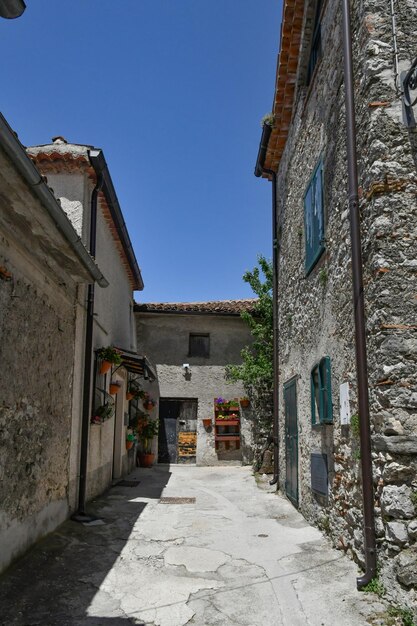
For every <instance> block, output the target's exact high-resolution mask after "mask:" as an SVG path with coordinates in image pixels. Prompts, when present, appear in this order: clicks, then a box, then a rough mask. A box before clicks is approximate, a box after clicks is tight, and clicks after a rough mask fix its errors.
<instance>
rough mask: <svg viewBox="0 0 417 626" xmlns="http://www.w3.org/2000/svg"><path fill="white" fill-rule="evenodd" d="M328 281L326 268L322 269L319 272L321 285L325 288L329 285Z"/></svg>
mask: <svg viewBox="0 0 417 626" xmlns="http://www.w3.org/2000/svg"><path fill="white" fill-rule="evenodd" d="M327 279H328V275H327V270H326V268H325V267H322V268H321V269H320V271H319V281H320V284H321V285H323V287H325V286H326V285H327Z"/></svg>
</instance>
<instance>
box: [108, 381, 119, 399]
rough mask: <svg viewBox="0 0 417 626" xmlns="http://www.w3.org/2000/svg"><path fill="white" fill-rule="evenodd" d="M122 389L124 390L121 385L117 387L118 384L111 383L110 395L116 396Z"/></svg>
mask: <svg viewBox="0 0 417 626" xmlns="http://www.w3.org/2000/svg"><path fill="white" fill-rule="evenodd" d="M121 388H122V387H121V385H116V383H110V386H109V393H110V395H112V396H114V395H115V394H116V393H119V391H120V389H121Z"/></svg>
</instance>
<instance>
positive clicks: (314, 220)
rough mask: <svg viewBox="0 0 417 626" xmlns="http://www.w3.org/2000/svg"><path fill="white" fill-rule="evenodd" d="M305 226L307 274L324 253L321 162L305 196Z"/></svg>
mask: <svg viewBox="0 0 417 626" xmlns="http://www.w3.org/2000/svg"><path fill="white" fill-rule="evenodd" d="M304 226H305V245H306V259H305V268H306V272H307V274H308V273H309V272H310V271H311V270H312V269H313V267H314V265H315V264H316V263H317V261H318V260H319V258H320V256H321V255H322V253H323V251H324V207H323V164H322V162H321V161H320V162H319V164H318V165H317V166H316V169H315V170H314V173H313V176H312V178H311V180H310V183H309V185H308V187H307V191H306V193H305V196H304Z"/></svg>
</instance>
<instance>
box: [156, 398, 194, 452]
mask: <svg viewBox="0 0 417 626" xmlns="http://www.w3.org/2000/svg"><path fill="white" fill-rule="evenodd" d="M197 408H198V400H197V399H193V398H184V399H177V398H172V399H171V398H164V399H161V400H160V401H159V432H158V463H195V460H196V447H197Z"/></svg>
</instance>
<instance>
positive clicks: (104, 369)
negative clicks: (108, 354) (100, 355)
mask: <svg viewBox="0 0 417 626" xmlns="http://www.w3.org/2000/svg"><path fill="white" fill-rule="evenodd" d="M110 368H111V361H102V362H101V365H100V374H107V372H108V371H109V369H110Z"/></svg>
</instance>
